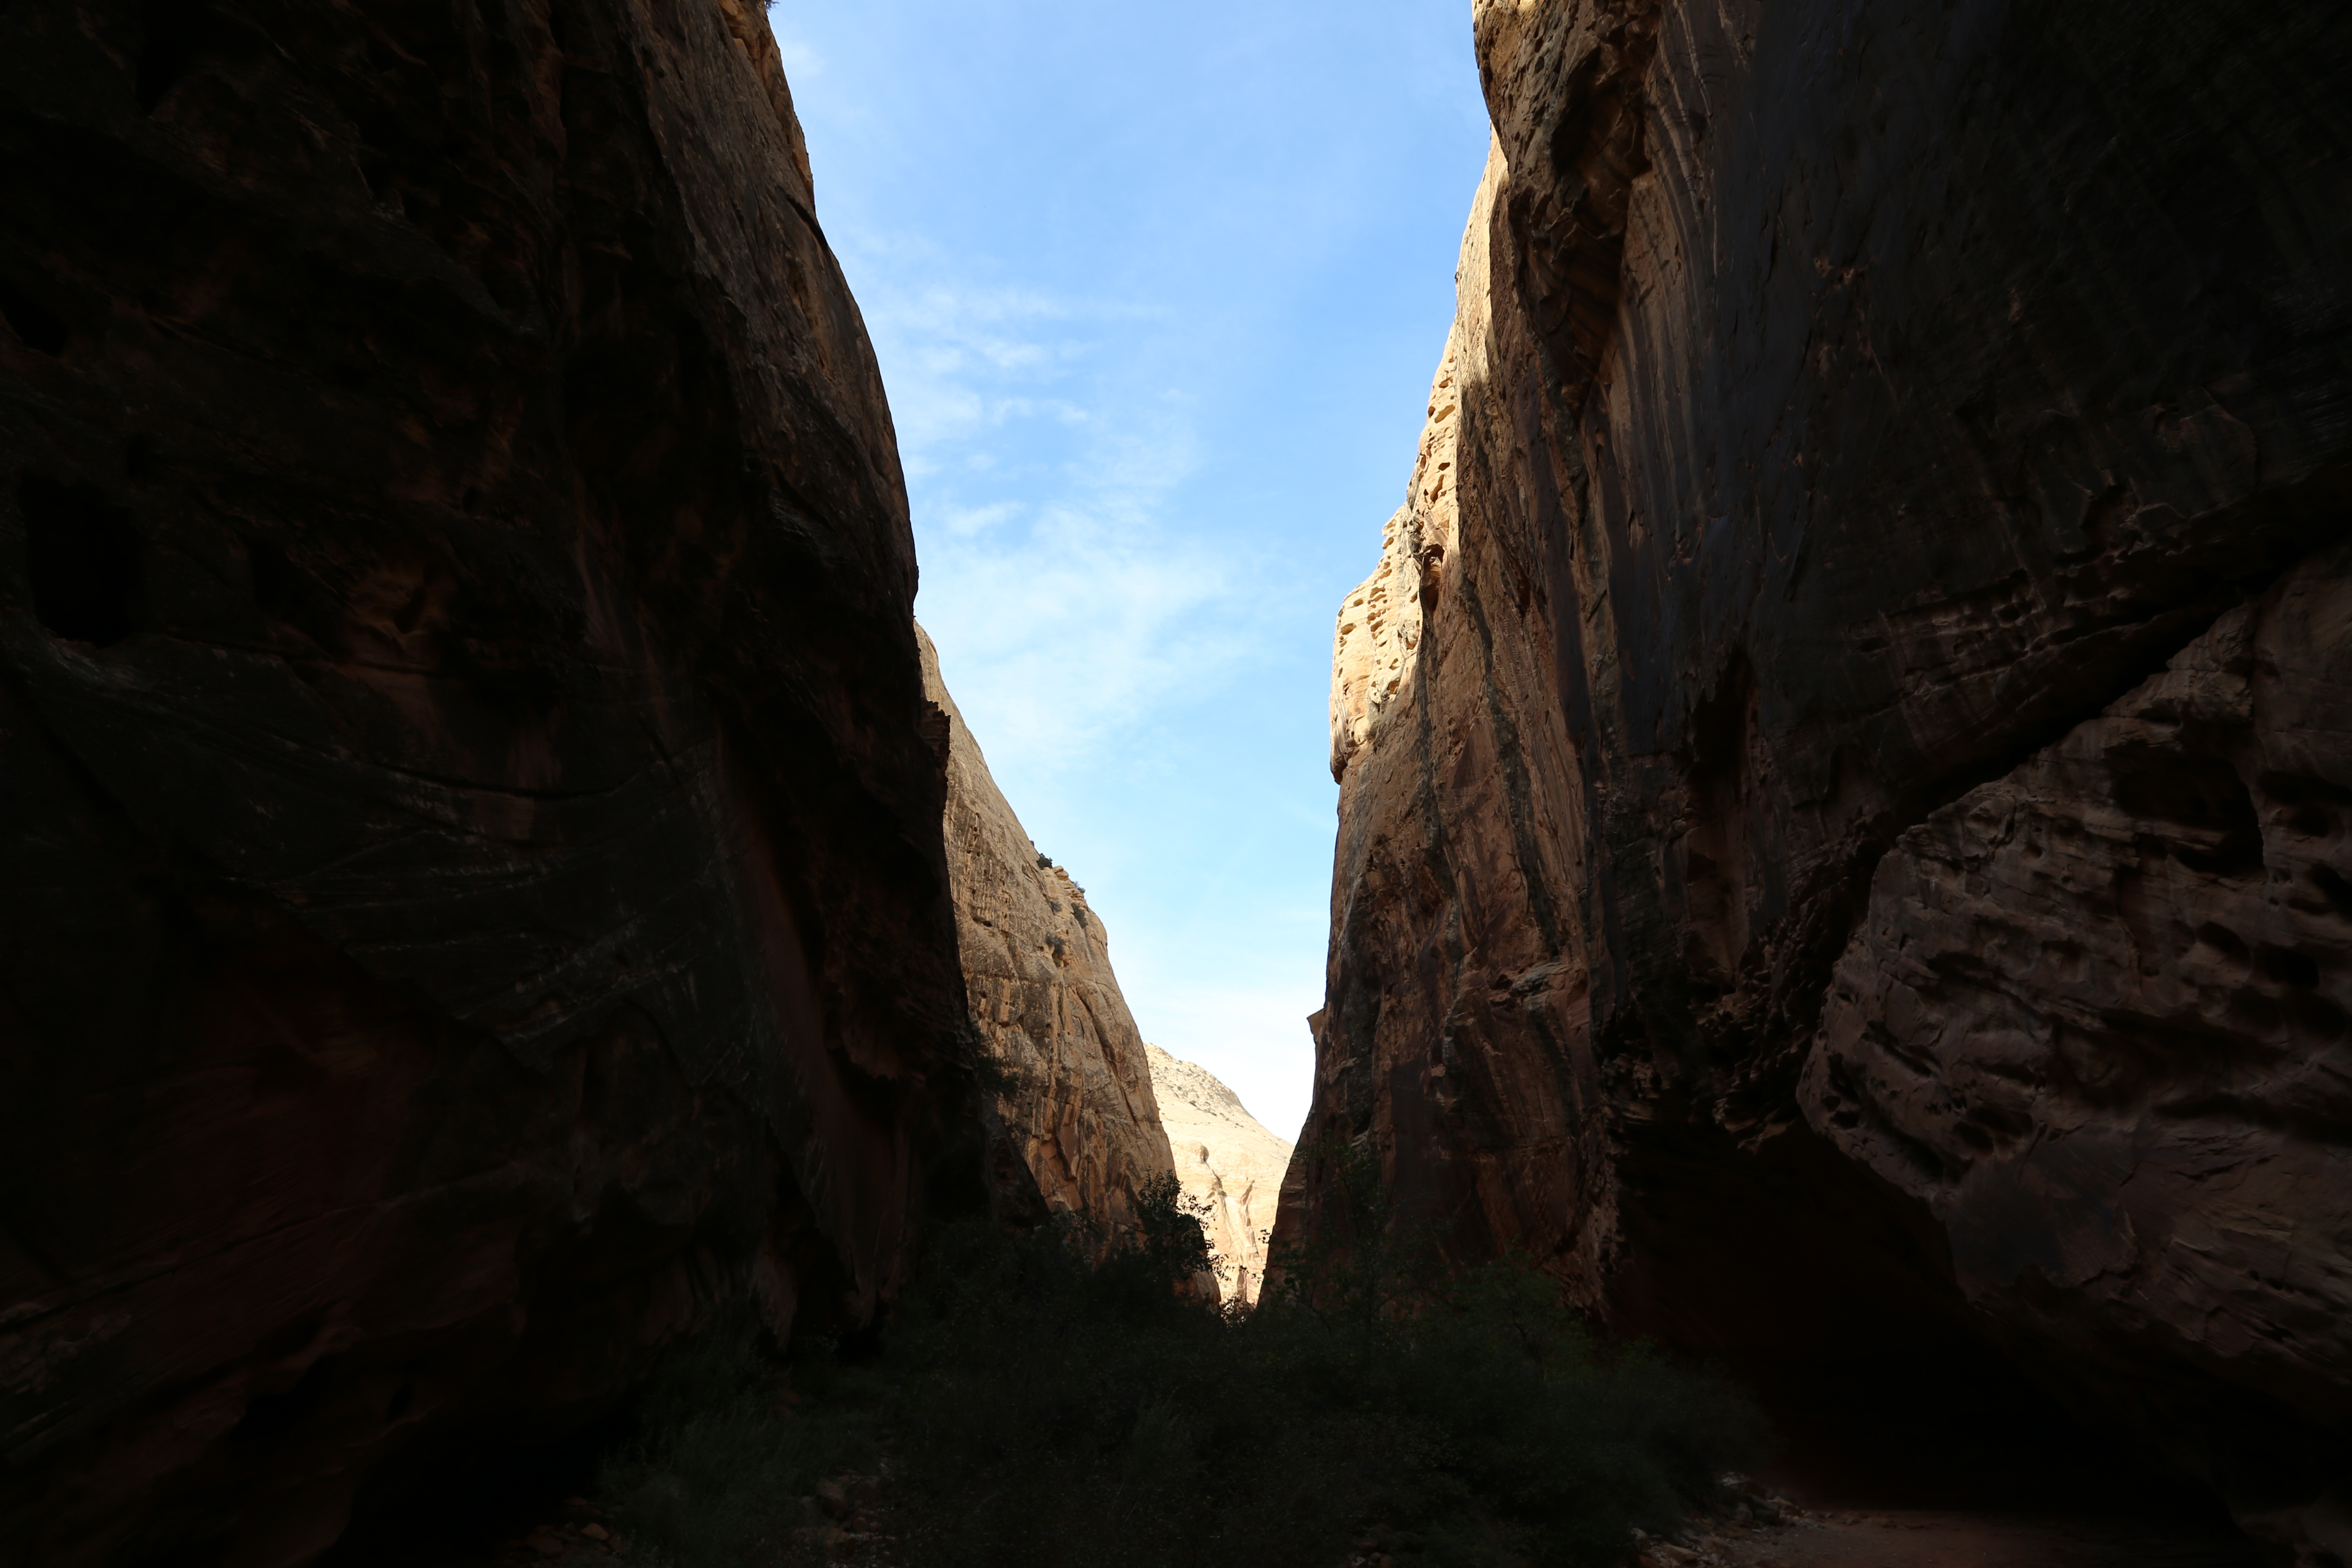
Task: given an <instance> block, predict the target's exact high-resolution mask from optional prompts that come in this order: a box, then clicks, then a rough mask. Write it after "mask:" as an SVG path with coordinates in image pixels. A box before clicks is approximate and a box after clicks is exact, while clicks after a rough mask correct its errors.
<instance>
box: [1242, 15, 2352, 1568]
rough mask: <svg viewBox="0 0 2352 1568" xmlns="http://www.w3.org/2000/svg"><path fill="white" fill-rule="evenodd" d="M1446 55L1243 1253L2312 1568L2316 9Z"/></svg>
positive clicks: (2320, 1519)
mask: <svg viewBox="0 0 2352 1568" xmlns="http://www.w3.org/2000/svg"><path fill="white" fill-rule="evenodd" d="M1473 13H1474V25H1475V32H1476V47H1477V55H1478V62H1479V68H1480V74H1481V80H1482V82H1483V84H1484V87H1485V91H1486V100H1487V105H1488V108H1489V110H1490V112H1491V115H1492V119H1493V122H1494V127H1495V141H1494V143H1493V150H1492V154H1491V156H1490V159H1489V162H1488V165H1487V169H1486V175H1485V177H1484V179H1483V181H1482V183H1481V184H1480V187H1479V190H1478V193H1477V195H1476V197H1475V202H1474V204H1473V208H1472V213H1471V217H1470V223H1469V227H1468V231H1467V233H1466V234H1465V237H1464V244H1463V248H1462V252H1461V265H1460V269H1459V272H1458V274H1457V278H1458V287H1459V293H1458V300H1459V310H1458V314H1457V317H1456V320H1455V322H1454V329H1453V331H1452V333H1451V335H1450V337H1449V340H1448V342H1447V344H1446V347H1445V350H1444V354H1443V356H1442V360H1441V363H1440V366H1439V369H1438V372H1437V374H1436V375H1435V376H1434V377H1433V382H1432V386H1431V392H1430V397H1429V405H1428V412H1427V423H1426V426H1425V427H1424V431H1423V436H1422V438H1421V443H1420V447H1419V450H1418V452H1417V454H1416V456H1415V458H1414V462H1413V467H1412V481H1411V487H1410V489H1409V492H1408V495H1407V498H1406V504H1405V506H1404V508H1403V509H1402V510H1400V511H1399V512H1398V513H1397V514H1396V516H1394V517H1393V518H1391V520H1390V521H1389V522H1388V524H1387V526H1386V528H1385V530H1384V531H1383V535H1382V541H1381V558H1380V562H1379V564H1378V566H1377V569H1376V570H1375V571H1374V573H1373V574H1372V575H1371V576H1370V578H1369V579H1367V581H1366V582H1365V583H1364V584H1362V585H1361V586H1360V587H1359V588H1358V589H1357V590H1355V591H1354V592H1353V593H1351V594H1350V595H1349V596H1348V598H1347V600H1346V602H1345V604H1344V605H1343V606H1342V608H1341V612H1340V615H1339V623H1338V626H1337V633H1336V643H1335V647H1334V659H1333V686H1332V699H1331V721H1332V734H1331V756H1332V765H1333V771H1334V773H1335V774H1336V775H1337V776H1338V777H1339V780H1340V785H1341V795H1340V807H1339V816H1340V823H1339V847H1338V857H1337V865H1336V867H1335V871H1334V879H1333V890H1332V926H1331V947H1330V957H1329V968H1328V984H1327V994H1326V1005H1325V1008H1324V1010H1323V1011H1322V1012H1321V1013H1320V1014H1318V1016H1317V1019H1316V1023H1315V1027H1316V1035H1317V1046H1318V1076H1317V1083H1316V1099H1315V1104H1314V1110H1313V1112H1312V1114H1311V1116H1310V1119H1309V1121H1308V1124H1307V1132H1306V1133H1304V1134H1302V1147H1301V1150H1300V1152H1299V1153H1298V1155H1297V1165H1298V1169H1297V1171H1296V1172H1294V1173H1293V1184H1294V1187H1295V1190H1296V1192H1297V1200H1296V1201H1295V1202H1291V1201H1286V1203H1285V1205H1284V1208H1283V1214H1282V1219H1281V1224H1280V1226H1279V1231H1278V1236H1277V1242H1278V1243H1286V1241H1287V1240H1288V1239H1291V1238H1297V1237H1305V1236H1307V1235H1308V1234H1311V1233H1313V1232H1314V1231H1315V1230H1316V1228H1317V1226H1318V1224H1319V1223H1320V1216H1321V1215H1322V1213H1323V1209H1324V1205H1326V1203H1327V1201H1328V1197H1329V1194H1330V1191H1331V1185H1330V1184H1331V1180H1332V1176H1333V1173H1332V1172H1331V1171H1330V1170H1329V1169H1328V1168H1327V1163H1326V1162H1325V1160H1324V1156H1323V1153H1322V1151H1324V1150H1326V1149H1328V1148H1330V1147H1331V1146H1332V1145H1333V1144H1334V1143H1335V1142H1346V1143H1351V1144H1353V1145H1354V1146H1355V1147H1356V1148H1358V1149H1361V1150H1368V1151H1370V1152H1374V1153H1376V1154H1377V1155H1378V1156H1379V1158H1380V1160H1381V1164H1382V1168H1383V1169H1384V1171H1385V1172H1386V1173H1387V1175H1388V1178H1389V1180H1390V1182H1391V1187H1392V1191H1393V1194H1394V1195H1395V1197H1396V1199H1397V1200H1398V1202H1399V1203H1400V1205H1402V1214H1403V1215H1404V1220H1405V1222H1406V1223H1411V1224H1414V1225H1416V1226H1419V1225H1426V1226H1430V1227H1431V1229H1432V1231H1433V1233H1434V1234H1436V1235H1438V1236H1440V1237H1444V1238H1445V1240H1446V1241H1447V1242H1448V1243H1449V1245H1451V1246H1452V1247H1454V1249H1455V1250H1456V1252H1457V1253H1458V1254H1459V1255H1461V1256H1465V1257H1476V1256H1485V1255H1489V1254H1493V1253H1496V1252H1499V1251H1502V1250H1504V1249H1506V1248H1521V1249H1524V1250H1525V1251H1527V1252H1528V1253H1530V1254H1531V1255H1533V1256H1535V1257H1538V1258H1544V1259H1547V1260H1549V1266H1550V1267H1552V1268H1556V1269H1557V1270H1558V1271H1559V1274H1560V1276H1561V1278H1562V1279H1564V1280H1565V1281H1566V1282H1567V1284H1568V1286H1569V1287H1570V1289H1571V1290H1572V1291H1573V1292H1574V1294H1575V1295H1576V1297H1577V1298H1578V1300H1580V1302H1582V1303H1583V1304H1584V1305H1585V1306H1586V1307H1588V1308H1589V1309H1590V1310H1592V1311H1594V1312H1596V1313H1599V1314H1601V1315H1602V1316H1604V1317H1605V1318H1607V1319H1608V1320H1610V1321H1612V1322H1614V1323H1616V1324H1617V1325H1619V1326H1621V1327H1623V1328H1627V1329H1630V1330H1633V1331H1643V1332H1649V1333H1653V1334H1655V1335H1657V1336H1658V1337H1660V1338H1662V1339H1664V1340H1665V1341H1667V1342H1671V1343H1675V1344H1679V1345H1682V1346H1685V1347H1687V1348H1691V1349H1694V1350H1698V1351H1703V1352H1707V1353H1710V1354H1714V1355H1717V1356H1720V1357H1722V1358H1723V1359H1725V1360H1727V1361H1728V1362H1730V1363H1733V1364H1734V1365H1736V1366H1738V1367H1739V1368H1741V1369H1742V1370H1743V1371H1744V1372H1746V1373H1748V1374H1750V1375H1752V1376H1756V1377H1758V1378H1759V1379H1768V1380H1777V1382H1778V1384H1779V1385H1780V1386H1787V1387H1792V1388H1798V1389H1810V1390H1812V1391H1815V1392H1818V1391H1819V1390H1820V1389H1821V1388H1822V1387H1823V1386H1825V1385H1826V1384H1825V1380H1826V1379H1828V1378H1830V1377H1832V1375H1836V1374H1838V1369H1841V1368H1843V1369H1847V1373H1848V1374H1849V1375H1851V1377H1852V1378H1853V1381H1854V1383H1855V1384H1856V1385H1857V1386H1862V1387H1865V1388H1869V1389H1876V1390H1882V1391H1884V1390H1895V1389H1899V1390H1901V1391H1902V1394H1901V1398H1902V1399H1903V1401H1905V1402H1906V1404H1907V1405H1909V1406H1911V1407H1913V1408H1925V1407H1934V1408H1937V1409H1938V1410H1942V1411H1946V1412H1948V1413H1958V1412H1962V1411H1966V1410H1970V1409H1975V1410H1980V1411H1982V1412H1983V1413H1984V1415H1985V1418H1986V1419H1988V1420H1995V1421H1997V1420H1998V1419H2000V1415H2001V1412H2000V1396H1996V1395H1993V1394H1989V1392H1988V1391H1990V1390H1993V1389H1995V1388H2019V1389H2022V1388H2024V1387H2025V1384H2024V1382H2023V1380H2022V1379H2021V1376H2020V1372H2019V1369H2021V1368H2022V1369H2027V1370H2030V1371H2031V1372H2032V1374H2033V1376H2034V1377H2035V1378H2037V1379H2039V1380H2040V1382H2041V1383H2042V1384H2043V1385H2044V1387H2046V1388H2048V1389H2051V1390H2054V1391H2055V1392H2056V1393H2057V1394H2058V1395H2060V1396H2061V1398H2063V1401H2064V1403H2065V1404H2066V1405H2067V1406H2068V1407H2069V1408H2071V1409H2073V1410H2074V1411H2077V1412H2081V1413H2086V1414H2089V1415H2093V1416H2095V1418H2097V1419H2099V1420H2101V1421H2103V1422H2104V1423H2105V1425H2106V1426H2108V1428H2109V1429H2110V1430H2112V1431H2115V1432H2116V1433H2119V1434H2122V1435H2124V1436H2126V1437H2127V1438H2128V1439H2129V1440H2131V1441H2135V1442H2140V1443H2145V1444H2147V1445H2149V1446H2151V1447H2155V1448H2157V1449H2158V1450H2160V1451H2161V1452H2162V1453H2163V1454H2164V1455H2165V1456H2166V1457H2167V1458H2169V1459H2170V1460H2171V1461H2172V1462H2173V1463H2175V1464H2176V1465H2178V1466H2179V1467H2181V1468H2185V1469H2187V1470H2189V1471H2191V1472H2193V1473H2196V1474H2198V1475H2200V1476H2202V1477H2204V1478H2206V1479H2208V1480H2210V1482H2211V1483H2212V1484H2213V1485H2214V1486H2215V1487H2216V1488H2217V1489H2219V1490H2220V1491H2221V1493H2222V1494H2223V1495H2224V1496H2226V1497H2227V1498H2228V1499H2229V1500H2231V1504H2232V1505H2233V1506H2234V1507H2235V1508H2236V1510H2238V1513H2239V1517H2240V1518H2241V1520H2242V1521H2244V1522H2245V1523H2246V1525H2247V1527H2248V1528H2249V1530H2251V1531H2253V1532H2255V1533H2257V1534H2259V1535H2262V1536H2264V1537H2265V1538H2267V1539H2269V1540H2270V1541H2272V1542H2273V1543H2275V1544H2276V1545H2277V1546H2278V1548H2279V1550H2280V1551H2282V1552H2305V1554H2306V1555H2305V1558H2304V1559H2300V1560H2305V1561H2311V1562H2318V1561H2322V1560H2323V1558H2322V1556H2320V1555H2312V1554H2314V1553H2325V1552H2336V1553H2337V1554H2338V1555H2339V1556H2347V1555H2352V1505H2347V1502H2346V1501H2345V1500H2346V1498H2347V1496H2352V1271H2347V1268H2346V1265H2345V1261H2344V1260H2345V1258H2346V1257H2347V1252H2352V1233H2347V1214H2352V1165H2347V1163H2346V1160H2345V1158H2344V1151H2345V1150H2346V1148H2347V1146H2352V1091H2347V1084H2348V1083H2352V1025H2347V1016H2352V891H2347V889H2352V816H2347V813H2352V721H2347V712H2346V710H2345V708H2344V706H2343V698H2342V695H2341V694H2342V692H2343V691H2344V689H2345V682H2346V679H2347V673H2352V669H2347V658H2352V653H2347V649H2352V613H2348V612H2347V601H2346V599H2345V592H2346V590H2345V586H2344V584H2345V583H2346V582H2347V571H2348V570H2352V569H2348V568H2347V562H2346V561H2345V559H2344V557H2343V556H2342V555H2341V554H2340V553H2338V552H2336V546H2337V545H2338V543H2339V542H2341V541H2342V540H2343V539H2344V538H2345V535H2346V531H2347V516H2352V424H2347V420H2346V417H2345V410H2346V409H2347V408H2352V357H2347V355H2346V353H2344V352H2343V345H2345V344H2346V343H2347V342H2352V268H2347V266H2346V264H2345V261H2344V258H2345V257H2346V256H2347V255H2352V203H2347V200H2346V199H2345V197H2346V186H2345V183H2344V174H2343V169H2344V167H2345V165H2344V163H2343V161H2342V159H2341V157H2340V155H2339V153H2338V151H2336V150H2340V149H2342V148H2344V147H2346V146H2347V145H2352V10H2347V8H2345V7H2342V6H2333V7H2330V6H2299V7H2283V8H2281V7H2273V8H2270V9H2261V8H2252V9H2241V10H2238V11H2233V12H2231V14H2230V16H2229V17H2228V18H2227V19H2221V18H2220V17H2217V16H2216V15H2215V14H2214V13H2213V12H2212V11H2211V9H2210V7H2207V6H2202V5H2191V4H2186V3H2181V0H2158V3H2156V4H2152V5H2125V4H2122V3H2120V0H2090V3H2087V4H2080V5H2063V6H2048V5H2026V4H2017V3H2011V0H1956V3H1948V0H1888V3H1886V4H1879V5H1850V4H1844V3H1842V0H1794V3H1792V4H1789V5H1759V4H1752V3H1745V4H1735V5H1690V4H1685V3H1683V0H1476V3H1475V5H1474V6H1473ZM2320 147H2326V148H2327V149H2330V151H2329V152H2328V153H2326V154H2325V155H2321V154H2319V153H2315V149H2317V148H2320ZM1276 1250H1277V1257H1278V1256H1279V1251H1280V1247H1279V1246H1277V1249H1276ZM2004 1380H2005V1381H2004ZM1874 1396H1883V1395H1874ZM2044 1402H2045V1403H2046V1399H2045V1401H2044ZM1951 1418H1953V1419H1958V1415H1956V1414H1955V1415H1952V1416H1951Z"/></svg>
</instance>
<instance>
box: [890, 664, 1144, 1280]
mask: <svg viewBox="0 0 2352 1568" xmlns="http://www.w3.org/2000/svg"><path fill="white" fill-rule="evenodd" d="M915 636H916V640H917V641H918V643H919V645H920V647H921V651H922V658H923V684H924V689H925V690H926V692H927V693H928V694H929V697H930V700H932V701H933V702H935V703H937V704H939V706H940V709H941V710H942V711H944V712H945V714H946V715H947V720H948V737H949V738H948V795H947V813H946V816H945V829H946V837H947V854H948V879H949V883H950V889H951V890H952V892H953V895H954V900H955V913H956V938H957V942H958V944H959V945H960V947H961V950H962V954H963V973H964V987H965V990H966V992H967V994H968V995H969V997H970V1002H971V1022H972V1026H973V1028H974V1029H976V1030H977V1031H978V1032H979V1034H980V1037H981V1039H982V1043H983V1044H984V1045H985V1046H986V1047H987V1049H988V1052H989V1054H990V1056H991V1057H992V1058H993V1059H994V1060H995V1061H996V1062H997V1063H998V1064H1000V1065H1001V1066H1002V1067H1003V1069H1004V1074H1005V1082H1004V1087H1003V1092H1002V1093H1001V1094H1000V1096H999V1098H998V1109H999V1111H1000V1113H1001V1114H1002V1116H1003V1120H1004V1123H1005V1127H1006V1129H1007V1131H1009V1132H1010V1133H1011V1134H1012V1136H1013V1142H1015V1143H1016V1144H1017V1145H1018V1146H1019V1147H1020V1149H1021V1150H1022V1152H1023V1153H1024V1156H1025V1157H1026V1159H1027V1161H1028V1163H1029V1169H1030V1172H1031V1173H1032V1174H1034V1176H1035V1177H1036V1179H1037V1186H1038V1190H1039V1191H1040V1192H1041V1193H1042V1194H1044V1195H1045V1202H1046V1204H1047V1205H1049V1206H1050V1207H1052V1208H1054V1209H1055V1210H1058V1211H1061V1212H1064V1213H1068V1214H1074V1215H1083V1216H1085V1217H1086V1218H1087V1219H1090V1220H1092V1221H1094V1222H1095V1223H1097V1224H1098V1225H1100V1226H1103V1227H1104V1229H1105V1231H1106V1232H1107V1233H1108V1234H1112V1235H1116V1234H1118V1232H1120V1231H1122V1230H1124V1229H1126V1228H1127V1227H1128V1226H1129V1225H1130V1224H1131V1223H1132V1219H1133V1214H1134V1206H1133V1199H1134V1193H1135V1189H1136V1187H1137V1185H1138V1184H1140V1183H1141V1182H1144V1181H1146V1180H1148V1179H1149V1178H1150V1177H1152V1176H1154V1175H1163V1174H1166V1173H1168V1172H1170V1171H1171V1169H1172V1168H1173V1163H1172V1162H1171V1158H1170V1156H1169V1152H1168V1136H1167V1134H1166V1133H1165V1132H1163V1131H1160V1110H1159V1108H1158V1106H1157V1105H1156V1104H1155V1103H1154V1100H1153V1098H1152V1092H1151V1069H1150V1066H1149V1064H1148V1063H1147V1062H1146V1060H1145V1050H1146V1047H1145V1046H1144V1043H1143V1037H1142V1036H1141V1035H1140V1034H1139V1033H1138V1032H1137V1030H1136V1026H1135V1019H1134V1017H1133V1016H1131V1015H1130V1014H1129V1012H1128V1010H1127V1001H1126V999H1125V998H1124V997H1122V996H1121V995H1120V994H1119V992H1118V978H1117V976H1115V975H1114V974H1112V973H1111V967H1110V938H1109V936H1108V933H1107V932H1106V931H1104V930H1103V923H1102V917H1101V916H1099V915H1097V914H1096V913H1095V912H1094V911H1093V910H1090V909H1088V908H1087V890H1086V889H1084V888H1081V887H1079V886H1078V885H1077V884H1076V882H1074V881H1072V880H1071V879H1070V874H1069V873H1068V872H1067V871H1066V870H1064V869H1063V868H1061V867H1059V866H1056V865H1055V864H1053V863H1052V861H1051V860H1050V859H1048V858H1046V857H1045V856H1044V855H1042V854H1040V853H1039V852H1038V850H1037V846H1036V845H1035V844H1034V843H1033V842H1032V841H1031V840H1030V837H1029V835H1028V834H1027V833H1026V832H1024V830H1023V829H1022V826H1021V819H1020V818H1019V817H1018V816H1014V815H1013V807H1012V805H1010V804H1008V803H1007V802H1006V800H1005V798H1004V795H1003V792H1001V791H1000V790H998V789H997V787H996V781H995V780H994V779H992V778H991V777H990V776H989V773H988V759H987V758H986V757H984V756H982V754H981V750H980V742H978V741H976V740H974V739H973V738H972V733H971V726H969V725H967V724H966V723H965V722H964V721H963V714H962V712H961V710H958V709H957V707H956V705H955V699H954V698H952V697H950V696H949V695H948V689H947V685H946V683H945V682H944V681H942V680H941V679H940V659H939V651H938V650H937V649H936V648H934V647H932V646H931V639H930V637H929V635H928V634H927V633H925V632H924V631H923V629H922V628H921V627H920V626H917V627H916V628H915Z"/></svg>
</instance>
